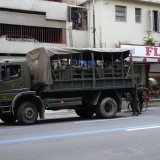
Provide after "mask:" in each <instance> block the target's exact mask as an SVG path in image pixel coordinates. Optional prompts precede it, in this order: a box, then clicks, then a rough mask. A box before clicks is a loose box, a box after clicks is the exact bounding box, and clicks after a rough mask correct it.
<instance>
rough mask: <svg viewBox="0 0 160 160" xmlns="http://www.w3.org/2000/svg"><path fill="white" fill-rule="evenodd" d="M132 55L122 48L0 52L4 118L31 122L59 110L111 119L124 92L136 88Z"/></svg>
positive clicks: (0, 108) (1, 114)
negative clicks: (14, 72)
mask: <svg viewBox="0 0 160 160" xmlns="http://www.w3.org/2000/svg"><path fill="white" fill-rule="evenodd" d="M129 56H130V57H131V55H130V51H129V50H128V49H120V48H115V49H114V48H111V49H106V48H52V49H45V48H37V49H34V50H32V51H30V52H29V53H27V54H26V56H25V57H16V56H6V57H4V56H0V73H1V74H0V118H1V120H2V121H3V122H4V123H13V122H15V121H18V123H19V124H22V125H25V124H27V125H28V124H34V123H35V122H36V121H37V119H38V117H39V118H41V119H43V118H44V115H45V114H44V113H45V111H46V110H52V111H57V110H60V109H74V110H75V112H76V114H77V115H78V116H80V117H82V118H89V117H92V116H93V115H94V114H96V116H98V117H100V118H112V117H114V116H115V115H116V113H117V112H120V111H121V108H122V96H123V95H124V94H125V93H128V92H131V91H132V90H133V89H135V82H134V76H133V75H134V70H133V63H132V61H131V60H132V58H130V60H127V61H126V58H128V57H129ZM61 61H63V62H64V65H63V66H62V64H60V62H61ZM13 68H14V69H16V71H17V73H18V76H17V77H15V76H14V75H12V74H13V73H12V69H13Z"/></svg>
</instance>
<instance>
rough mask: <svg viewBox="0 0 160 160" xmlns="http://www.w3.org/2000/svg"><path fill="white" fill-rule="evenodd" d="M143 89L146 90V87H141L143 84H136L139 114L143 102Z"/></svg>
mask: <svg viewBox="0 0 160 160" xmlns="http://www.w3.org/2000/svg"><path fill="white" fill-rule="evenodd" d="M144 91H146V92H148V88H145V87H143V85H142V84H141V83H140V84H139V85H138V89H137V96H138V99H139V109H140V114H141V112H142V109H143V102H144V98H143V96H144V95H143V92H144Z"/></svg>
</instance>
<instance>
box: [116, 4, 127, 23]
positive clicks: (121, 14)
mask: <svg viewBox="0 0 160 160" xmlns="http://www.w3.org/2000/svg"><path fill="white" fill-rule="evenodd" d="M126 13H127V8H126V7H125V6H117V5H116V6H115V16H116V21H118V22H126V20H127V16H126Z"/></svg>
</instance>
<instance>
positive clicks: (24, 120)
mask: <svg viewBox="0 0 160 160" xmlns="http://www.w3.org/2000/svg"><path fill="white" fill-rule="evenodd" d="M37 118H38V111H37V107H36V106H35V104H34V103H32V102H24V103H22V104H20V106H19V108H18V110H17V120H18V123H19V124H22V125H24V124H26V125H30V124H34V123H35V122H36V121H37Z"/></svg>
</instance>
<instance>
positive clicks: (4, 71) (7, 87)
mask: <svg viewBox="0 0 160 160" xmlns="http://www.w3.org/2000/svg"><path fill="white" fill-rule="evenodd" d="M0 71H1V76H0V78H1V79H0V101H1V100H2V101H4V100H5V99H6V100H11V99H12V98H13V97H14V96H15V95H16V94H17V93H19V92H22V91H23V90H24V86H25V85H24V83H25V82H24V79H23V78H22V74H21V66H20V65H11V64H1V66H0Z"/></svg>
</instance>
